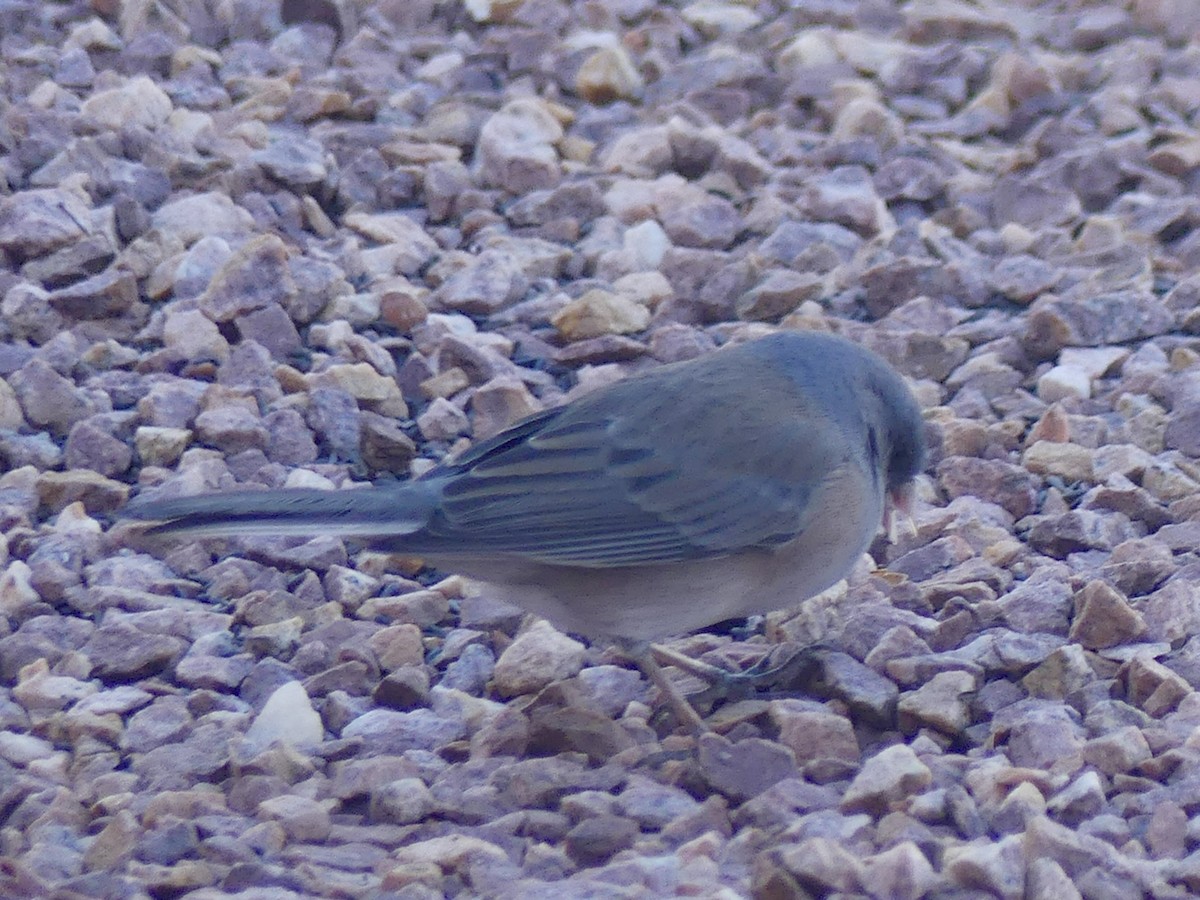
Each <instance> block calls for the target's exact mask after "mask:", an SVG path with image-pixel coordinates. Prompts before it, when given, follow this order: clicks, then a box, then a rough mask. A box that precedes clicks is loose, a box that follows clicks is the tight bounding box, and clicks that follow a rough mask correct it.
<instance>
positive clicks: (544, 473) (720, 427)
mask: <svg viewBox="0 0 1200 900" xmlns="http://www.w3.org/2000/svg"><path fill="white" fill-rule="evenodd" d="M735 355H736V354H734V353H718V354H715V355H714V358H713V364H712V365H710V366H709V367H708V369H707V370H706V372H704V373H702V375H701V377H700V381H702V382H703V383H697V377H696V374H695V369H694V368H693V369H692V370H691V371H692V374H691V375H690V376H689V377H687V378H686V379H684V378H679V377H676V376H675V375H674V370H673V367H669V366H668V367H664V368H662V369H658V370H656V371H655V372H653V373H651V374H650V375H647V376H643V377H641V378H639V379H636V380H635V381H631V382H627V383H623V384H619V385H617V386H615V388H614V389H611V390H608V391H605V392H603V394H602V395H601V397H600V399H599V400H598V401H596V402H589V398H587V397H585V398H583V399H582V400H580V401H577V402H576V403H574V404H571V405H570V406H566V407H559V408H557V409H551V410H547V411H545V412H543V413H539V414H538V415H536V416H533V417H532V418H530V419H527V420H525V421H523V422H521V423H518V424H517V425H515V426H514V427H513V428H511V429H509V430H508V431H505V432H503V433H501V434H500V435H497V436H496V437H494V438H492V439H491V440H489V441H486V442H484V443H482V444H479V445H476V446H475V447H473V448H472V449H471V450H469V451H468V452H467V453H466V454H465V455H464V456H463V457H461V458H459V459H458V460H457V461H455V462H453V463H451V464H449V465H446V466H442V467H439V468H438V469H435V470H434V471H433V472H431V473H429V474H428V475H427V476H426V478H427V479H434V480H437V481H439V482H440V484H441V502H440V504H439V507H438V512H437V513H436V514H435V515H434V516H433V518H432V519H431V521H430V522H429V524H428V525H427V526H426V528H425V529H423V530H422V532H421V533H420V534H419V535H410V536H406V538H405V546H406V548H409V549H412V550H414V551H415V552H422V553H436V554H442V555H453V554H455V553H463V554H478V553H481V552H483V553H495V554H498V555H515V556H519V557H522V558H526V559H532V560H539V561H542V562H549V563H557V564H562V565H575V566H592V567H613V566H626V565H633V564H636V563H657V562H670V561H674V560H681V559H694V558H700V557H712V556H721V555H725V554H728V553H733V552H736V551H737V550H741V549H745V548H748V547H769V546H773V545H776V544H779V543H782V542H784V541H787V540H790V539H791V538H794V537H796V536H797V535H798V534H799V533H801V532H802V531H803V529H804V527H805V525H806V523H807V519H806V513H807V510H808V506H809V503H808V501H809V499H810V498H811V496H812V493H813V491H814V490H815V488H816V486H817V485H818V484H819V483H820V481H821V480H822V479H824V478H826V477H828V475H829V474H830V473H831V472H832V471H833V470H834V469H836V468H837V467H839V466H841V465H844V464H845V463H846V462H847V461H848V459H847V452H846V447H845V444H846V442H845V440H844V439H842V438H840V437H839V436H838V435H837V434H835V433H834V431H833V429H834V426H833V425H831V424H828V423H827V421H823V420H822V419H821V417H819V416H814V415H813V411H812V410H811V409H808V408H806V407H804V406H803V403H802V401H801V400H798V399H797V398H796V397H795V391H790V392H789V391H787V390H783V389H782V388H783V387H784V386H783V385H781V384H780V383H779V381H778V377H779V376H777V375H775V374H774V373H773V372H771V371H769V370H766V371H763V372H749V373H747V372H746V371H744V370H745V362H744V361H742V362H738V361H737V360H735V359H733V357H734V356H735ZM722 358H725V359H722ZM735 369H736V370H737V371H736V372H735V371H734V370H735ZM747 375H748V376H749V377H751V378H754V379H755V381H756V384H757V385H758V386H759V387H760V391H759V392H758V393H756V394H754V395H752V396H751V397H749V398H747V396H746V393H745V388H744V382H742V379H743V378H744V377H747ZM731 436H732V438H733V439H732V440H731ZM684 440H687V441H688V443H687V444H686V445H685V444H683V443H682V442H683V441H684Z"/></svg>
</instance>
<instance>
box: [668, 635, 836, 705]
mask: <svg viewBox="0 0 1200 900" xmlns="http://www.w3.org/2000/svg"><path fill="white" fill-rule="evenodd" d="M650 649H651V653H652V654H653V655H654V657H655V659H656V660H657V661H658V662H659V663H661V664H663V665H668V666H674V667H675V668H677V669H681V670H683V671H684V672H687V673H689V674H691V675H695V676H696V677H697V678H699V679H701V680H702V681H706V682H708V683H709V684H710V685H712V689H713V691H714V693H712V694H709V693H708V692H705V693H706V695H707V696H709V697H711V698H712V699H732V698H734V697H738V696H744V695H746V694H747V693H748V692H749V691H753V690H754V689H757V688H762V687H770V686H772V685H776V684H778V683H780V682H781V681H786V682H793V681H796V680H798V677H797V676H799V675H800V674H801V673H802V672H804V671H805V670H807V669H808V668H809V667H810V666H812V665H814V664H815V662H816V658H815V653H816V651H817V650H818V649H819V648H818V647H806V648H804V649H802V650H799V651H797V652H796V653H793V654H791V655H790V656H789V657H788V658H787V659H785V660H784V661H783V662H781V663H778V664H774V665H773V664H772V663H771V656H770V655H767V656H764V657H763V658H762V659H761V660H759V661H758V662H756V663H755V664H754V665H753V666H751V667H750V668H749V669H747V670H746V671H744V672H729V671H727V670H725V669H722V668H720V667H719V666H714V665H712V664H710V663H706V662H701V661H700V660H698V659H692V658H691V657H690V656H684V655H683V654H682V653H680V652H678V651H677V650H672V649H670V648H669V647H662V646H659V645H658V644H654V645H652V646H651V648H650Z"/></svg>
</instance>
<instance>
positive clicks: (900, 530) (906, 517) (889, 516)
mask: <svg viewBox="0 0 1200 900" xmlns="http://www.w3.org/2000/svg"><path fill="white" fill-rule="evenodd" d="M913 494H914V488H913V484H912V482H911V481H910V482H909V483H908V484H906V485H903V486H902V487H898V488H896V489H895V490H894V491H888V495H887V501H886V502H885V503H884V506H883V530H884V531H885V532H886V533H887V537H888V540H889V541H890V542H891V543H893V544H894V543H896V541H897V540H898V539H899V538H900V537H901V536H902V535H903V536H908V537H916V534H917V526H916V524H915V523H914V522H913V518H912V505H913Z"/></svg>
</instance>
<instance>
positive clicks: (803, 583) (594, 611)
mask: <svg viewBox="0 0 1200 900" xmlns="http://www.w3.org/2000/svg"><path fill="white" fill-rule="evenodd" d="M826 487H827V489H826V490H824V491H822V492H821V495H820V496H818V497H816V498H814V502H817V503H820V504H825V505H826V507H825V508H824V509H819V510H817V511H816V514H815V515H814V516H813V519H812V521H813V522H814V525H813V526H811V527H809V528H807V529H806V530H805V532H804V533H803V534H801V535H800V536H799V537H798V538H796V539H795V540H793V541H791V542H789V543H788V544H785V545H782V546H780V547H778V548H775V549H772V550H760V549H754V550H746V551H742V552H739V553H733V554H729V555H727V556H721V557H716V558H710V559H699V560H691V561H687V562H677V563H668V564H657V565H643V566H629V567H622V568H611V569H603V568H601V569H587V568H582V567H574V566H558V565H548V564H545V563H535V562H529V561H520V560H513V559H491V560H479V559H476V560H470V561H464V560H457V561H451V560H447V561H446V562H445V565H444V567H445V568H446V569H447V570H449V571H459V572H461V573H462V574H464V575H468V576H470V577H472V578H475V579H476V580H478V581H482V582H485V583H486V584H488V585H490V586H491V590H492V591H493V592H494V594H495V596H497V597H498V598H499V599H504V600H507V601H508V602H510V603H513V604H515V605H517V606H520V607H522V608H524V609H526V610H529V611H530V612H533V613H536V614H538V615H540V616H544V617H545V618H547V619H549V620H550V621H551V622H553V623H554V624H555V625H556V626H557V627H559V628H561V629H563V630H565V631H572V632H577V633H580V634H586V635H590V636H596V637H604V636H606V637H617V638H628V639H634V640H657V639H659V638H663V637H666V636H667V635H672V634H683V633H686V632H689V631H695V630H697V629H700V628H704V627H706V626H708V625H712V624H714V623H716V622H720V621H722V620H724V619H730V618H735V617H740V616H748V615H755V614H758V613H765V612H770V611H771V610H776V609H785V608H788V607H793V606H797V605H799V604H800V603H801V602H803V601H804V600H806V599H808V598H809V597H811V596H813V595H814V594H817V593H819V592H820V591H823V590H825V589H826V588H827V587H829V586H830V585H832V584H834V583H836V582H837V581H838V580H839V579H841V578H843V577H845V576H846V575H847V574H848V573H849V572H850V570H851V569H852V568H853V567H854V564H855V562H856V561H857V560H858V558H859V556H860V555H862V553H863V551H864V550H866V548H867V546H868V545H869V544H870V542H871V539H872V537H873V536H874V535H875V533H876V531H877V530H878V528H879V523H880V520H881V518H882V515H883V509H882V499H880V500H879V502H868V503H865V504H858V505H851V506H847V505H846V503H845V498H846V496H847V492H845V491H844V490H842V489H840V488H842V487H844V486H841V485H838V484H836V483H830V484H827V486H826ZM850 495H851V496H854V492H851V493H850ZM858 495H859V496H862V493H861V492H860V493H859V494H858Z"/></svg>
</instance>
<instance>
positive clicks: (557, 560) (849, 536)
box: [124, 332, 925, 724]
mask: <svg viewBox="0 0 1200 900" xmlns="http://www.w3.org/2000/svg"><path fill="white" fill-rule="evenodd" d="M924 462H925V440H924V427H923V423H922V419H921V414H920V410H919V408H918V406H917V402H916V400H915V399H914V397H913V395H912V393H911V391H910V390H909V389H908V387H907V385H906V384H905V382H904V380H903V378H902V377H901V376H900V375H899V374H897V372H896V371H895V370H894V369H893V368H892V367H891V366H889V365H888V364H887V363H886V362H884V361H883V360H882V359H881V358H880V357H878V356H877V355H875V354H874V353H872V352H870V351H868V350H866V349H864V348H862V347H860V346H858V345H856V344H854V343H852V342H850V341H848V340H845V339H843V338H839V337H834V336H832V335H828V334H823V333H817V332H780V333H777V334H774V335H771V336H769V337H765V338H761V339H759V340H755V341H752V342H749V343H746V344H741V345H738V346H733V347H729V348H725V349H722V350H718V351H716V352H714V353H711V354H708V355H706V356H704V357H701V358H699V359H694V360H689V361H687V362H681V363H675V364H671V365H665V366H662V367H660V368H657V369H654V370H652V371H650V372H647V373H645V374H642V375H638V376H636V377H631V378H629V379H627V380H625V381H622V382H619V383H617V384H614V385H611V386H609V387H605V388H602V389H599V390H596V391H594V392H592V393H590V394H587V395H585V396H583V397H580V398H579V399H577V400H575V401H573V402H571V403H568V404H566V405H564V406H560V407H557V408H554V409H548V410H545V411H544V412H541V413H538V414H537V415H534V416H531V417H530V418H527V419H525V420H523V421H521V422H518V423H517V424H516V425H513V426H512V427H511V428H509V429H508V430H507V431H504V432H502V433H501V434H498V435H497V436H496V437H493V438H491V439H490V440H486V441H483V442H482V443H479V444H476V445H475V446H474V447H472V448H471V449H469V450H468V451H467V452H466V453H464V454H463V455H462V456H460V457H459V458H458V459H456V460H454V461H453V462H448V463H444V464H442V465H440V466H438V467H437V468H435V469H432V470H431V471H429V472H427V473H426V474H425V475H423V476H422V477H420V478H418V479H415V480H413V481H410V482H407V483H404V484H399V485H394V486H388V487H374V488H370V489H364V490H345V491H319V490H269V491H251V492H236V493H221V494H210V495H205V496H196V497H185V498H180V499H164V500H154V499H148V500H139V501H136V502H134V503H132V504H130V505H129V506H128V507H127V508H126V510H125V512H124V515H125V516H127V517H130V518H134V519H142V520H151V521H154V522H157V523H159V524H157V525H155V526H153V527H152V529H151V531H153V532H156V533H164V532H169V533H174V534H191V535H201V534H221V535H232V534H247V533H259V534H262V533H267V534H277V535H283V534H296V535H313V534H335V535H344V536H352V537H357V538H361V539H363V540H364V541H365V542H366V543H368V544H369V545H370V546H371V547H375V548H379V549H383V550H388V551H398V552H403V553H406V554H412V555H414V556H419V557H422V558H423V559H425V560H426V561H428V562H429V563H430V564H431V565H433V566H436V567H437V568H439V569H443V570H446V571H449V572H459V573H462V574H464V575H467V576H470V577H473V578H475V579H477V580H479V581H483V582H486V583H488V584H490V585H492V586H493V587H494V588H495V589H496V590H497V591H498V592H499V594H500V595H501V596H502V597H503V598H505V599H507V600H509V601H511V602H513V603H516V604H518V605H519V606H521V607H524V608H525V609H527V610H530V611H532V612H534V613H537V614H540V615H543V616H545V617H546V618H548V619H549V620H550V621H551V622H553V623H554V624H556V625H557V626H558V627H560V628H562V629H564V630H567V631H573V632H580V633H583V634H585V635H590V636H593V637H603V638H609V639H612V640H614V641H615V642H617V643H618V644H620V645H621V646H622V647H623V648H624V649H625V650H626V651H627V652H628V653H629V654H630V656H631V657H632V658H633V659H634V660H635V661H636V662H637V663H638V665H639V666H640V667H642V669H643V671H644V672H646V674H647V675H648V676H649V677H650V678H651V679H652V680H653V681H654V682H655V683H656V684H657V685H658V686H659V687H660V688H661V689H662V690H664V692H666V693H667V699H668V700H669V701H670V702H671V703H672V706H673V707H675V708H676V711H677V712H678V713H680V714H681V715H684V716H685V717H686V716H687V712H686V711H685V708H686V710H687V711H690V710H691V708H690V707H689V706H688V705H687V704H686V702H683V701H681V700H680V698H679V696H678V694H677V692H674V691H673V690H672V689H671V688H670V683H669V682H667V680H666V679H665V677H664V676H663V674H662V672H661V670H659V669H658V668H657V665H656V664H655V663H654V661H653V659H652V657H651V655H650V652H649V646H650V645H649V642H650V641H653V640H655V639H658V638H662V637H664V636H666V635H670V634H678V633H682V632H688V631H693V630H695V629H698V628H703V627H704V626H707V625H711V624H713V623H715V622H719V621H722V620H724V619H729V618H733V617H740V616H748V615H753V614H757V613H764V612H768V611H770V610H774V609H781V608H783V607H788V606H794V605H797V604H799V603H800V602H801V601H803V600H805V599H807V598H808V597H810V596H812V595H813V594H816V593H818V592H820V591H822V590H824V589H825V588H827V587H829V586H830V585H832V584H834V583H835V582H837V581H838V580H839V579H841V578H842V577H843V576H845V575H846V574H847V573H848V572H849V571H850V569H851V568H852V567H853V566H854V563H855V562H856V561H857V559H858V558H859V556H860V555H861V554H862V553H863V552H864V551H865V550H866V548H867V547H868V545H869V544H870V542H871V540H872V538H873V537H874V535H875V534H876V533H877V532H878V530H879V528H880V525H881V523H883V522H885V520H886V519H887V517H888V516H889V515H890V510H891V509H892V508H899V509H901V510H904V509H906V508H907V505H908V503H909V501H910V499H911V490H912V481H913V478H914V477H915V476H916V475H917V473H918V472H920V471H921V469H922V468H923V466H924ZM681 703H682V706H681V705H680V704H681ZM689 718H690V721H691V722H692V724H696V722H697V721H698V720H697V719H696V716H695V713H694V712H692V713H691V716H690V717H689Z"/></svg>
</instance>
